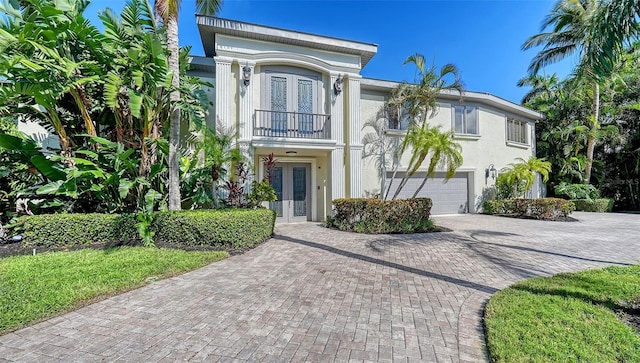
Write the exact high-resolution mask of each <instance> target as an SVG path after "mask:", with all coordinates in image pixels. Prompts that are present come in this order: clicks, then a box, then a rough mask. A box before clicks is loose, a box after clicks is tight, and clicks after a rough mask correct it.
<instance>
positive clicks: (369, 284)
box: [0, 213, 640, 362]
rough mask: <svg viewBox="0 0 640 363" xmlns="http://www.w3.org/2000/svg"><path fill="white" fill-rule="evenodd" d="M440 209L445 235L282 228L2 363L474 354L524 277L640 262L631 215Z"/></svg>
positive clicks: (19, 342) (17, 339)
mask: <svg viewBox="0 0 640 363" xmlns="http://www.w3.org/2000/svg"><path fill="white" fill-rule="evenodd" d="M575 216H576V217H577V218H578V219H579V220H580V221H579V222H541V221H532V220H516V219H507V218H500V217H490V216H483V215H463V216H455V217H438V218H436V222H437V223H438V224H439V225H441V226H445V227H448V228H450V229H452V230H453V232H443V233H431V234H418V235H384V236H379V235H378V236H372V235H358V234H352V233H345V232H338V231H332V230H327V229H324V228H322V227H319V226H317V225H316V224H313V223H306V224H296V225H283V226H278V227H277V228H276V236H275V237H274V238H273V239H271V240H270V241H268V242H267V243H265V244H263V245H261V246H259V247H258V248H256V249H254V250H252V251H249V252H247V253H245V254H243V255H239V256H234V257H231V258H229V259H227V260H224V261H221V262H218V263H215V264H212V265H210V266H207V267H205V268H202V269H200V270H197V271H194V272H191V273H188V274H185V275H182V276H179V277H175V278H171V279H168V280H164V281H159V282H155V283H152V284H150V285H148V286H145V287H143V288H141V289H138V290H135V291H132V292H129V293H126V294H123V295H120V296H116V297H114V298H111V299H107V300H105V301H102V302H99V303H97V304H93V305H90V306H87V307H85V308H82V309H80V310H78V311H75V312H72V313H69V314H65V315H63V316H60V317H57V318H54V319H51V320H48V321H45V322H42V323H39V324H36V325H34V326H32V327H29V328H26V329H22V330H19V331H16V332H14V333H10V334H6V335H4V336H1V337H0V362H5V361H9V362H12V361H21V362H31V361H64V362H70V361H77V362H80V361H87V362H96V361H122V362H157V361H163V362H169V361H176V360H179V361H204V362H214V361H221V362H289V361H293V362H331V361H339V362H347V361H354V362H355V361H357V362H363V361H381V362H391V361H393V362H405V361H406V362H409V361H423V362H475V361H484V360H485V359H486V358H485V355H484V354H485V353H484V350H483V349H484V348H483V337H482V324H481V314H482V309H483V306H484V304H485V303H486V301H487V299H488V298H489V297H490V296H491V294H492V293H494V292H495V291H497V290H499V289H501V288H504V287H506V286H508V285H509V284H511V283H513V282H515V281H518V280H521V279H523V278H527V277H531V276H539V275H548V274H554V273H557V272H563V271H574V270H580V269H585V268H589V267H600V266H604V265H610V264H629V263H638V261H640V248H639V247H640V239H639V238H638V231H640V216H638V215H614V214H588V213H576V215H575Z"/></svg>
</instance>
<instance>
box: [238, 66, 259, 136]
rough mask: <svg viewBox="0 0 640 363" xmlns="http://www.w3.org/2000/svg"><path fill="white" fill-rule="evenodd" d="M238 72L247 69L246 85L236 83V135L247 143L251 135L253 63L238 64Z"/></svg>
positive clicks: (241, 82) (242, 82) (243, 82)
mask: <svg viewBox="0 0 640 363" xmlns="http://www.w3.org/2000/svg"><path fill="white" fill-rule="evenodd" d="M239 65H240V71H241V72H244V67H248V68H249V72H250V73H249V74H250V77H249V81H248V84H246V82H245V81H244V80H241V81H240V82H238V87H239V90H238V94H239V95H240V102H239V103H240V110H239V120H238V124H239V125H238V133H239V135H240V141H241V142H242V141H246V142H248V141H249V140H251V137H252V135H253V93H254V91H253V89H254V82H253V81H254V80H255V74H254V70H255V63H253V62H241V61H240V62H239Z"/></svg>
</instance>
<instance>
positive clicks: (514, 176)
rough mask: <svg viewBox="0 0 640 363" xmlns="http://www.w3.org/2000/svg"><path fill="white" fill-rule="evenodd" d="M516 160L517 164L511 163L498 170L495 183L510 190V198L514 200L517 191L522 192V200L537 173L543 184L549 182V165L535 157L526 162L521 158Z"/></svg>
mask: <svg viewBox="0 0 640 363" xmlns="http://www.w3.org/2000/svg"><path fill="white" fill-rule="evenodd" d="M516 160H517V161H518V162H517V163H511V164H509V166H507V167H505V168H503V169H502V170H500V175H499V176H498V181H497V183H498V184H499V185H506V186H507V187H510V188H512V189H513V194H512V196H513V197H514V198H516V197H519V196H520V195H519V194H518V191H519V190H522V191H523V192H522V197H523V198H524V197H525V196H526V192H528V191H529V190H530V189H531V187H533V184H534V182H535V179H536V175H537V174H538V173H539V174H540V175H541V176H542V181H543V182H545V183H546V182H547V181H548V180H549V173H550V172H551V163H550V162H548V161H546V160H544V159H538V158H536V157H535V156H531V157H530V158H529V159H528V160H525V159H522V158H517V159H516Z"/></svg>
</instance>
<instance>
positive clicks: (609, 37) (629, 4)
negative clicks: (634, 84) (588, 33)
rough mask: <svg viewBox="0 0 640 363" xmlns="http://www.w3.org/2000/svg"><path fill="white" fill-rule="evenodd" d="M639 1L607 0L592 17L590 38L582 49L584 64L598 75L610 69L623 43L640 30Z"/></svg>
mask: <svg viewBox="0 0 640 363" xmlns="http://www.w3.org/2000/svg"><path fill="white" fill-rule="evenodd" d="M639 19H640V2H638V1H637V0H610V1H606V2H604V3H603V4H602V6H601V8H600V11H599V12H598V14H597V15H596V17H595V20H594V30H593V34H592V38H593V41H592V42H590V44H589V46H588V47H587V49H586V51H585V66H586V68H587V69H590V70H592V71H593V73H594V74H596V75H598V76H600V77H603V78H604V77H606V76H608V75H609V74H611V73H613V72H614V70H615V67H616V66H617V64H618V62H619V61H620V59H621V58H622V57H623V56H624V54H625V47H624V45H625V43H627V42H629V41H630V40H633V39H634V38H636V37H637V36H638V34H639V33H640V23H639Z"/></svg>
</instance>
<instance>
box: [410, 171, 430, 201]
mask: <svg viewBox="0 0 640 363" xmlns="http://www.w3.org/2000/svg"><path fill="white" fill-rule="evenodd" d="M427 179H429V174H427V175H425V176H424V179H422V183H421V184H420V186H419V187H418V189H416V191H415V192H414V193H413V198H417V197H418V193H420V191H421V190H422V188H424V185H425V184H427Z"/></svg>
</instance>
